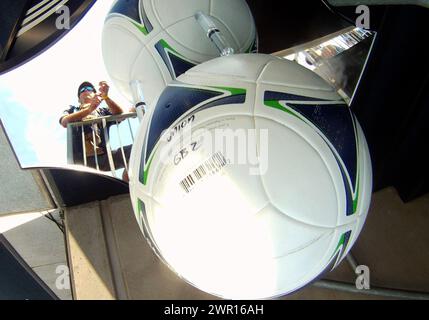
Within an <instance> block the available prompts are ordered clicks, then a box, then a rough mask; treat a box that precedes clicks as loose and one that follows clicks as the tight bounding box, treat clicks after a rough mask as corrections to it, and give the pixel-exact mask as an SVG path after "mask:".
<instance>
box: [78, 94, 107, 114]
mask: <svg viewBox="0 0 429 320" xmlns="http://www.w3.org/2000/svg"><path fill="white" fill-rule="evenodd" d="M101 101H103V99H102V98H101V97H100V96H99V95H94V97H92V98H91V102H90V103H88V104H86V105H83V109H88V110H89V111H90V112H93V111H94V110H95V109H97V108H98V106H99V105H100V103H101Z"/></svg>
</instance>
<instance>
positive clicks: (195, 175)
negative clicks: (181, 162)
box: [180, 152, 228, 193]
mask: <svg viewBox="0 0 429 320" xmlns="http://www.w3.org/2000/svg"><path fill="white" fill-rule="evenodd" d="M227 163H228V162H227V161H226V159H225V157H224V156H223V154H222V153H220V152H216V153H215V154H214V155H212V156H211V157H210V158H209V159H207V160H206V161H204V162H203V163H202V164H201V165H200V166H199V167H198V168H196V169H195V170H194V171H192V173H190V174H188V175H187V176H186V178H185V179H183V180H182V181H180V186H181V187H182V188H183V190H185V192H186V193H189V192H190V191H191V189H192V188H193V187H194V186H195V184H196V183H197V182H198V181H199V180H201V179H203V178H204V177H206V176H208V175H214V174H216V173H218V172H219V171H220V170H221V169H222V168H223V167H225V166H226V164H227Z"/></svg>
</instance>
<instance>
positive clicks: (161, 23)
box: [102, 0, 257, 105]
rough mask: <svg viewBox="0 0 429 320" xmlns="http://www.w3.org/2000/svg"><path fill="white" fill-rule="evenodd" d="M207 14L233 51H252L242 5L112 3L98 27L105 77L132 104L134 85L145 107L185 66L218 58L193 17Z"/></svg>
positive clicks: (222, 1)
mask: <svg viewBox="0 0 429 320" xmlns="http://www.w3.org/2000/svg"><path fill="white" fill-rule="evenodd" d="M198 11H201V12H203V13H205V14H206V15H209V16H210V17H211V19H212V20H213V21H214V22H215V23H216V26H217V27H218V29H219V30H220V31H221V32H222V34H223V36H224V37H225V39H226V40H227V41H228V42H229V43H230V44H231V45H232V46H233V47H234V49H235V52H237V53H241V52H251V51H254V50H256V43H257V41H256V39H257V34H256V28H255V23H254V21H253V17H252V13H251V11H250V9H249V7H248V5H247V3H246V1H245V0H180V1H172V0H117V1H116V2H115V3H114V4H113V6H112V8H111V10H110V12H109V14H108V15H107V18H106V21H105V23H104V28H103V35H102V52H103V58H104V64H105V67H106V69H107V72H108V74H109V76H110V77H111V78H112V80H113V82H114V83H115V85H116V86H117V87H118V89H119V90H120V91H121V92H122V94H124V96H125V97H126V98H127V99H128V100H129V101H131V102H134V101H133V95H132V90H131V88H130V82H131V81H133V80H140V82H141V83H142V86H143V91H144V92H143V93H144V97H145V100H146V103H147V104H148V105H150V104H151V102H152V101H153V100H154V98H155V97H156V96H157V95H158V94H159V93H161V91H162V90H163V89H164V88H165V86H166V85H167V84H168V83H170V82H171V80H172V79H175V78H176V77H178V76H179V75H181V74H182V73H184V72H185V71H186V70H188V69H190V68H191V67H193V66H195V65H197V64H199V63H201V62H204V61H207V60H210V59H213V58H215V57H219V51H218V50H217V49H216V47H215V45H214V44H213V43H212V42H211V41H210V40H209V39H208V38H207V36H206V34H205V33H204V31H203V29H202V28H201V27H200V26H199V24H198V23H197V21H196V19H195V17H194V14H195V13H196V12H198Z"/></svg>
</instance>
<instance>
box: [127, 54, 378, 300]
mask: <svg viewBox="0 0 429 320" xmlns="http://www.w3.org/2000/svg"><path fill="white" fill-rule="evenodd" d="M178 80H179V81H180V82H179V81H177V82H174V83H172V84H170V85H169V86H168V87H167V88H166V89H165V90H164V91H163V93H162V94H161V95H160V97H159V99H158V101H157V103H156V104H154V107H153V108H152V109H151V110H150V112H149V113H148V114H147V115H146V118H145V119H144V121H143V123H142V126H141V128H140V131H139V134H138V137H137V139H136V141H135V144H134V147H133V151H132V154H131V162H130V168H131V169H130V177H131V181H130V191H131V199H132V203H133V207H134V210H135V214H136V218H137V221H138V223H139V225H140V228H141V230H142V231H143V233H144V234H145V236H146V238H147V239H148V240H149V242H150V244H151V245H152V247H153V249H154V250H155V252H156V253H157V254H158V256H159V257H160V258H161V259H163V260H164V261H165V263H167V264H168V265H169V266H170V268H171V269H172V270H174V271H175V272H176V273H177V274H178V275H179V276H180V277H182V278H183V279H185V280H186V281H188V282H189V283H191V284H193V285H195V286H196V287H198V288H200V289H201V290H204V291H206V292H209V293H212V294H214V295H217V296H221V297H225V298H240V299H247V298H249V299H254V298H268V297H275V296H280V295H284V294H287V293H291V292H293V291H295V290H297V289H299V288H301V287H303V286H305V285H306V284H308V283H309V282H311V281H312V280H314V279H315V278H317V277H318V276H320V275H321V274H322V273H324V272H327V271H330V270H331V269H333V268H335V266H337V265H338V264H339V263H340V261H341V260H342V259H343V258H344V257H345V256H346V255H347V253H348V252H349V250H350V248H351V247H352V245H353V244H354V242H355V241H356V239H357V237H358V235H359V233H360V231H361V229H362V227H363V224H364V222H365V218H366V216H367V212H368V208H369V204H370V198H371V187H372V170H371V162H370V156H369V152H368V146H367V144H366V141H365V137H364V134H363V132H362V129H361V127H360V125H359V123H358V122H357V120H356V118H355V116H354V115H353V114H352V112H351V111H350V109H349V107H348V106H347V105H346V104H345V103H344V101H343V100H342V99H341V97H340V96H339V95H338V94H337V93H336V92H335V91H334V89H332V88H331V87H330V86H329V85H328V84H327V83H326V82H325V81H324V80H322V79H321V78H320V77H319V76H317V75H316V74H314V73H313V72H311V71H309V70H307V69H305V68H303V67H302V66H300V65H298V64H296V63H295V62H291V61H287V60H283V59H280V58H276V57H273V56H269V55H262V54H240V55H233V56H229V57H222V58H217V59H214V60H211V61H208V62H205V63H203V64H200V65H198V66H196V67H194V68H192V69H190V70H189V71H187V72H186V73H185V74H183V75H182V76H180V77H179V78H178Z"/></svg>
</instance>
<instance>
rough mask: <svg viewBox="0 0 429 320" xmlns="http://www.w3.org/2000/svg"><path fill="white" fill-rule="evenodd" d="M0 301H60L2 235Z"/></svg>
mask: <svg viewBox="0 0 429 320" xmlns="http://www.w3.org/2000/svg"><path fill="white" fill-rule="evenodd" d="M0 300H58V297H57V296H56V295H55V293H54V292H53V291H52V290H51V289H50V288H49V287H48V286H47V285H46V284H45V283H44V282H43V281H42V280H41V279H40V278H39V277H38V276H37V274H36V273H35V272H34V271H33V270H32V269H31V268H30V267H29V266H28V265H27V264H26V263H25V261H24V260H23V259H22V258H21V256H20V255H19V254H18V253H17V252H16V251H15V249H14V248H13V247H12V246H11V245H10V243H9V242H8V241H7V240H6V238H5V237H4V236H3V235H2V234H0Z"/></svg>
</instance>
